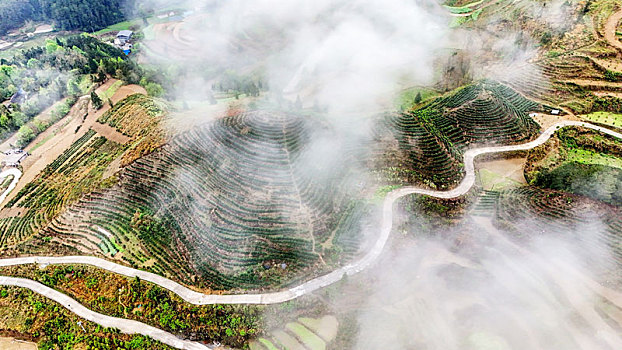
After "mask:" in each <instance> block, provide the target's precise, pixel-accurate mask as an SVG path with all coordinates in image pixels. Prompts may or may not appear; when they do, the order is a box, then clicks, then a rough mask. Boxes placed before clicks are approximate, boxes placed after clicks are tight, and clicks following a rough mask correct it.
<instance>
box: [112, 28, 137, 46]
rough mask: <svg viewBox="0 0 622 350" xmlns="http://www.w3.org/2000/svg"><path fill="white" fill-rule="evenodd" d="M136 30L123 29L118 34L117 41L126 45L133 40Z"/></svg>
mask: <svg viewBox="0 0 622 350" xmlns="http://www.w3.org/2000/svg"><path fill="white" fill-rule="evenodd" d="M133 34H134V32H132V31H131V30H122V31H120V32H119V33H118V34H117V39H116V40H115V41H117V40H118V41H119V43H120V44H121V45H125V43H127V42H128V41H130V40H132V35H133Z"/></svg>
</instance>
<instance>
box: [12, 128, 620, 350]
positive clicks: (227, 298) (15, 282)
mask: <svg viewBox="0 0 622 350" xmlns="http://www.w3.org/2000/svg"><path fill="white" fill-rule="evenodd" d="M566 126H583V127H586V128H590V129H593V130H596V131H599V132H602V133H605V134H608V135H610V136H613V137H616V138H619V139H622V134H621V133H618V132H615V131H612V130H610V129H607V128H603V127H600V126H597V125H593V124H589V123H585V122H579V121H562V122H559V123H557V124H555V125H553V126H551V127H549V128H548V129H546V130H545V131H544V132H543V133H542V134H541V135H540V136H539V137H538V138H537V139H535V140H533V141H531V142H528V143H524V144H520V145H510V146H496V147H482V148H477V149H471V150H468V151H466V152H465V154H464V166H465V173H466V174H465V176H464V179H463V180H462V182H461V183H460V184H459V185H458V187H456V188H454V189H452V190H449V191H434V190H427V189H421V188H417V187H403V188H400V189H397V190H394V191H391V192H389V193H388V194H387V196H386V197H385V199H384V203H383V208H382V210H383V211H382V226H381V228H380V235H379V237H378V240H377V241H376V243H375V244H374V246H373V247H372V248H371V249H370V251H369V252H367V253H366V254H365V256H364V257H363V258H362V259H360V260H358V261H356V262H354V263H352V264H348V265H346V266H343V267H341V268H339V269H337V270H335V271H333V272H330V273H328V274H326V275H323V276H320V277H317V278H314V279H312V280H310V281H307V282H305V283H303V284H301V285H299V286H296V287H293V288H289V289H286V290H283V291H279V292H272V293H263V294H236V295H210V294H203V293H200V292H196V291H193V290H191V289H189V288H187V287H185V286H182V285H180V284H179V283H177V282H174V281H172V280H170V279H168V278H165V277H162V276H159V275H156V274H153V273H150V272H146V271H141V270H136V269H133V268H131V267H127V266H123V265H119V264H116V263H113V262H111V261H108V260H104V259H100V258H96V257H92V256H65V257H46V256H38V257H21V258H11V259H0V267H2V266H14V265H24V264H43V265H47V264H83V265H91V266H95V267H97V268H101V269H104V270H107V271H110V272H114V273H118V274H121V275H124V276H127V277H139V278H140V279H142V280H145V281H148V282H152V283H154V284H157V285H159V286H160V287H162V288H166V289H168V290H170V291H172V292H173V293H175V294H177V295H179V296H180V297H181V298H182V299H184V300H185V301H187V302H189V303H191V304H195V305H206V304H276V303H282V302H285V301H288V300H292V299H295V298H297V297H299V296H302V295H305V294H309V293H312V292H314V291H316V290H318V289H320V288H323V287H326V286H328V285H331V284H333V283H335V282H337V281H339V280H341V279H342V278H343V276H344V275H353V274H355V273H358V272H361V271H362V270H364V269H366V268H368V267H369V266H370V265H372V264H373V263H374V262H375V261H376V260H377V259H378V257H379V256H380V254H381V253H382V250H383V249H384V246H385V245H386V243H387V241H388V239H389V234H390V233H391V227H392V225H393V204H394V203H395V201H396V200H398V199H400V198H402V197H404V196H406V195H410V194H422V195H427V196H431V197H436V198H445V199H448V198H455V197H459V196H462V195H464V194H466V193H467V192H468V191H469V190H470V189H471V187H472V186H473V184H474V183H475V165H474V159H475V157H477V156H479V155H482V154H487V153H499V152H511V151H523V150H529V149H532V148H534V147H537V146H539V145H542V144H543V143H545V142H546V141H547V140H548V139H549V138H550V137H551V135H553V134H554V133H555V131H556V130H557V129H559V128H562V127H566ZM0 285H11V286H18V287H23V288H28V289H30V290H32V291H34V292H36V293H39V294H42V295H44V296H45V297H47V298H50V299H52V300H54V301H56V302H58V303H60V304H61V305H62V306H64V307H66V308H67V309H69V310H70V311H72V312H74V313H75V314H76V315H78V316H80V317H83V318H85V319H87V320H89V321H92V322H95V323H98V324H100V325H102V326H105V327H115V328H118V329H120V330H121V331H122V332H124V333H128V334H134V333H140V334H143V335H147V336H150V337H151V338H153V339H156V340H159V341H161V342H163V343H166V344H168V345H171V346H173V347H177V348H180V349H209V347H206V346H205V345H202V344H199V343H196V342H190V341H184V340H181V339H179V338H177V337H175V336H174V335H172V334H170V333H167V332H164V331H162V330H159V329H157V328H154V327H151V326H148V325H145V324H142V323H140V322H136V321H132V320H126V319H118V318H113V317H108V316H105V315H101V314H98V313H96V312H93V311H91V310H89V309H87V308H86V307H84V306H83V305H81V304H79V303H78V302H77V301H75V300H73V299H71V298H69V297H68V296H66V295H64V294H62V293H60V292H57V291H55V290H53V289H50V288H48V287H46V286H44V285H42V284H40V283H38V282H34V281H31V280H28V279H23V278H12V277H0Z"/></svg>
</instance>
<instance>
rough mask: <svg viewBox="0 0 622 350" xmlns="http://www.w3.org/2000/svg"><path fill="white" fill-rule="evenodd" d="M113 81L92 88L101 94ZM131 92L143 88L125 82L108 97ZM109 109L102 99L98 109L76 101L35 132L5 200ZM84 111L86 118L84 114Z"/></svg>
mask: <svg viewBox="0 0 622 350" xmlns="http://www.w3.org/2000/svg"><path fill="white" fill-rule="evenodd" d="M117 81H118V80H116V79H108V81H107V82H106V83H105V84H103V85H101V86H100V87H98V88H97V89H96V90H95V91H96V92H97V94H100V95H101V94H103V93H104V92H105V91H106V90H107V89H108V88H109V87H110V86H112V85H113V84H114V83H116V82H117ZM135 93H142V94H146V93H147V92H146V91H145V89H144V88H142V87H141V86H138V85H126V86H122V87H120V88H119V89H118V90H117V91H116V92H115V94H114V95H113V96H112V97H111V100H112V102H113V103H117V102H119V101H121V100H123V99H124V98H126V97H127V96H129V95H132V94H135ZM83 98H85V97H83ZM83 98H81V99H83ZM85 99H86V98H85ZM85 104H88V105H85ZM109 109H110V105H109V104H108V103H104V106H103V107H102V108H101V109H100V110H94V109H93V107H92V106H90V103H89V102H88V100H83V101H82V102H80V101H79V102H77V103H76V105H74V106H73V108H72V109H71V111H70V112H69V114H68V115H67V116H66V117H65V118H63V119H61V120H59V121H58V122H57V123H56V124H54V125H52V126H51V127H49V128H48V129H47V130H46V131H44V132H43V133H41V134H40V135H39V136H37V138H35V139H34V140H33V141H32V142H31V143H30V144H29V145H28V146H27V147H26V151H28V152H30V153H31V155H30V156H29V157H28V158H26V159H25V160H24V162H23V163H22V167H23V169H24V174H23V175H22V179H21V181H20V182H19V183H18V184H17V186H16V188H15V190H14V191H12V192H11V193H10V194H9V196H8V197H7V201H10V200H11V199H12V198H13V197H15V195H16V194H17V193H18V192H19V191H20V190H21V189H22V188H24V186H26V185H27V184H28V183H30V182H31V181H32V180H34V179H35V178H36V177H37V175H39V173H40V172H41V171H42V170H43V169H44V168H45V167H46V166H47V165H48V164H50V163H51V162H53V161H54V160H55V159H56V158H58V157H59V156H60V155H61V154H62V153H63V152H64V151H65V150H67V149H68V148H69V147H71V145H72V144H73V143H74V142H75V141H76V140H77V139H79V138H80V137H82V136H83V135H84V134H86V132H87V131H88V130H89V129H90V128H91V127H92V126H93V125H94V124H95V122H96V121H97V119H99V117H101V116H102V115H103V114H104V113H106V112H107V111H108V110H109ZM86 113H88V114H86ZM85 114H86V118H84V116H85ZM36 145H39V147H37V148H36V149H35V148H34V146H36Z"/></svg>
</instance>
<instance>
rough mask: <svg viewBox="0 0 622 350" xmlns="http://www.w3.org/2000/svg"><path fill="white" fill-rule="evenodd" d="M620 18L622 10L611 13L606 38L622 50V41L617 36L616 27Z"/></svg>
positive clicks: (621, 18) (606, 25)
mask: <svg viewBox="0 0 622 350" xmlns="http://www.w3.org/2000/svg"><path fill="white" fill-rule="evenodd" d="M620 20H622V10H620V11H618V12H616V13H614V14H613V15H611V17H609V19H608V20H607V23H605V40H607V43H609V45H611V46H613V47H616V48H617V49H618V50H622V42H620V40H618V38H617V37H616V29H617V28H618V23H620Z"/></svg>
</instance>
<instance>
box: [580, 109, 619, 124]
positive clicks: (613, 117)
mask: <svg viewBox="0 0 622 350" xmlns="http://www.w3.org/2000/svg"><path fill="white" fill-rule="evenodd" d="M583 118H585V119H587V120H589V121H592V122H596V123H600V124H605V125H611V126H615V127H618V128H622V114H616V113H609V112H594V113H590V114H587V115H584V116H583Z"/></svg>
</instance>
